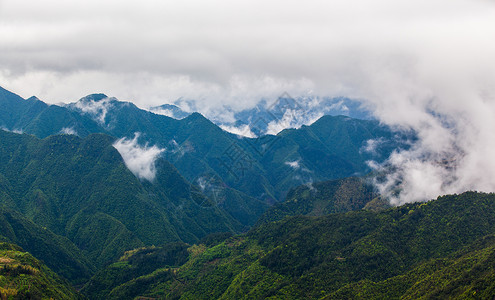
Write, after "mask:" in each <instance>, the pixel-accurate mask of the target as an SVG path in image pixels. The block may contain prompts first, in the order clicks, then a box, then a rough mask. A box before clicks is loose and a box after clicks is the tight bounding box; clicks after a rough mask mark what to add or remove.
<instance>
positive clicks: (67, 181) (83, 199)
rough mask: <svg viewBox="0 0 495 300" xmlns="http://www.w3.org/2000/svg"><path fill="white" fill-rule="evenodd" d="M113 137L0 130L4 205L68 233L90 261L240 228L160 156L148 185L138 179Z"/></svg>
mask: <svg viewBox="0 0 495 300" xmlns="http://www.w3.org/2000/svg"><path fill="white" fill-rule="evenodd" d="M113 142H114V138H112V137H109V136H106V135H102V134H95V135H90V136H88V137H86V138H84V139H81V138H79V137H77V136H74V135H58V136H51V137H48V138H46V139H43V140H40V139H38V138H36V137H33V136H29V135H20V134H15V133H10V132H5V131H2V130H0V201H1V203H2V205H3V206H6V207H9V208H11V209H14V210H17V211H19V212H20V213H22V214H23V215H25V216H26V217H27V218H28V219H30V220H31V221H33V222H34V223H36V224H38V225H40V226H44V227H47V228H48V229H50V230H51V231H53V232H54V233H56V234H58V235H61V236H65V237H67V238H69V239H70V240H71V241H72V242H73V243H74V244H75V245H76V246H77V247H78V248H79V249H81V251H82V252H83V253H84V254H85V256H86V257H87V258H89V259H91V261H92V263H93V264H94V265H96V266H101V265H102V264H105V263H107V262H109V261H111V260H113V259H116V258H117V257H119V256H120V255H121V254H122V253H123V252H124V251H125V250H129V249H132V248H136V247H140V246H143V245H151V244H156V245H159V244H163V243H166V242H173V241H185V242H190V243H192V242H196V241H198V240H199V239H200V238H201V237H203V236H205V235H206V234H208V233H211V232H223V231H236V230H239V229H240V228H241V227H242V226H241V224H240V223H238V222H237V221H235V220H234V219H233V218H232V217H231V216H229V215H228V214H227V213H226V212H225V211H223V210H222V209H220V208H219V207H218V206H217V205H215V203H213V202H212V201H211V200H210V199H208V198H206V197H205V196H203V194H202V193H201V192H200V191H199V190H198V189H196V188H195V187H192V186H191V185H190V184H189V183H188V182H187V181H186V180H185V179H184V178H182V177H181V176H180V175H179V174H178V173H177V171H176V169H175V168H174V167H173V166H172V165H170V164H169V163H168V162H167V161H165V160H163V159H162V160H159V161H158V162H157V164H159V166H158V168H157V174H156V179H155V180H154V181H153V182H148V181H146V180H145V181H141V180H139V179H137V178H136V177H135V176H134V175H133V174H132V173H131V172H130V171H129V170H128V169H127V167H126V166H125V164H124V162H123V160H122V157H121V156H120V154H119V152H118V151H117V150H116V149H115V148H114V147H113V146H112V143H113Z"/></svg>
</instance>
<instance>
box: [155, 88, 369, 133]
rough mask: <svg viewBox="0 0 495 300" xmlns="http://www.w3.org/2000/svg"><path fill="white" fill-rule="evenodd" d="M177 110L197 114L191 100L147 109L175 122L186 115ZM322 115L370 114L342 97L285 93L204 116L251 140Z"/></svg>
mask: <svg viewBox="0 0 495 300" xmlns="http://www.w3.org/2000/svg"><path fill="white" fill-rule="evenodd" d="M180 107H187V109H188V110H189V111H199V110H198V108H197V106H196V102H195V101H193V100H185V99H182V98H181V99H178V100H176V101H174V104H164V105H161V106H157V107H151V108H150V109H149V110H150V111H152V112H155V113H157V114H162V115H166V116H169V117H172V118H175V119H183V118H185V117H187V116H188V115H190V113H187V112H185V111H183V110H182V109H181V108H180ZM324 115H328V116H339V115H342V116H347V117H351V118H355V119H362V120H371V119H373V116H372V113H371V112H370V111H368V110H367V109H366V108H364V107H363V106H362V105H361V103H360V102H359V101H357V100H353V99H349V98H344V97H335V98H331V97H317V96H303V97H292V96H290V95H289V94H287V93H284V94H282V95H280V96H279V97H278V98H276V99H272V100H268V99H261V100H260V101H259V102H258V103H257V104H256V106H255V107H253V108H248V109H243V110H235V109H233V108H232V107H229V106H222V107H221V108H219V109H218V110H214V111H209V112H208V114H207V115H206V117H207V118H208V119H210V120H211V121H212V122H213V123H215V124H216V125H218V126H219V127H221V128H223V129H225V130H227V131H229V132H232V133H240V134H242V135H246V136H250V137H254V136H262V135H266V134H277V133H278V132H279V131H281V130H282V129H286V128H299V127H301V126H302V125H310V124H311V123H313V122H314V121H316V120H317V119H319V118H320V117H322V116H324ZM230 116H231V117H230Z"/></svg>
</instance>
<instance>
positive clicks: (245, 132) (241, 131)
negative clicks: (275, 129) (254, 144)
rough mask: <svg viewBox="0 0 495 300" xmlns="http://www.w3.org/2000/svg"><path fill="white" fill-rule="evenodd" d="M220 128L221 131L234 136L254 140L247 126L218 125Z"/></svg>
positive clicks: (254, 135) (253, 135)
mask: <svg viewBox="0 0 495 300" xmlns="http://www.w3.org/2000/svg"><path fill="white" fill-rule="evenodd" d="M220 128H222V129H223V130H225V131H227V132H230V133H233V134H236V135H238V136H244V137H249V138H255V137H256V134H254V133H253V132H252V131H251V128H249V125H247V124H244V125H241V126H237V127H236V126H228V125H220Z"/></svg>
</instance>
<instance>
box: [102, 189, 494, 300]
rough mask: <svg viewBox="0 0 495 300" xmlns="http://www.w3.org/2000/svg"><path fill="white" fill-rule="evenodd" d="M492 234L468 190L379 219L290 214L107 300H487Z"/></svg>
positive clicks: (484, 200) (485, 202) (488, 210)
mask: <svg viewBox="0 0 495 300" xmlns="http://www.w3.org/2000/svg"><path fill="white" fill-rule="evenodd" d="M494 234H495V194H482V193H474V192H467V193H464V194H461V195H450V196H444V197H439V198H438V199H437V200H434V201H430V202H427V203H414V204H408V205H404V206H400V207H395V208H391V209H388V210H385V211H381V212H372V211H364V210H363V211H356V212H349V213H343V214H339V213H337V214H330V215H328V216H324V217H308V216H299V217H289V218H285V219H284V220H282V221H278V222H272V223H267V224H264V225H262V226H259V227H256V228H254V229H252V230H251V231H250V232H249V233H248V234H246V235H241V236H234V237H230V238H227V239H226V240H225V241H223V242H219V243H218V244H214V245H210V246H206V245H196V246H193V247H191V248H189V253H190V256H189V258H188V261H187V262H186V263H184V264H182V265H181V266H179V267H176V266H172V265H168V266H165V267H162V266H159V265H157V269H155V270H153V271H152V272H149V273H148V274H146V275H142V276H139V277H137V278H134V279H132V280H130V281H128V282H126V283H124V284H120V285H115V286H113V287H112V288H109V287H108V286H107V287H106V290H107V291H111V292H110V293H107V294H106V295H105V297H106V299H124V298H129V299H130V298H135V297H152V298H158V297H160V298H172V299H175V298H181V297H188V298H207V299H219V298H221V299H248V298H253V299H263V298H270V297H271V298H283V299H288V298H292V299H303V298H304V299H355V298H358V299H402V298H404V299H418V298H421V297H426V298H429V297H432V298H464V297H465V298H477V297H478V296H479V297H480V298H481V299H485V298H490V297H492V296H493V292H494V291H495V285H494V281H493V278H495V270H494V269H493V262H494V257H495V256H494V253H495V252H494V251H495V238H494ZM113 268H115V266H113V267H111V268H107V269H105V270H103V271H101V273H100V275H99V276H100V277H99V278H105V277H104V274H105V273H107V272H111V271H112V269H113ZM107 274H110V273H107ZM95 280H98V279H96V278H95Z"/></svg>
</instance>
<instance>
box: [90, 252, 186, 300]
mask: <svg viewBox="0 0 495 300" xmlns="http://www.w3.org/2000/svg"><path fill="white" fill-rule="evenodd" d="M187 248H188V246H187V245H186V244H184V243H170V244H167V245H164V246H161V247H148V248H138V249H135V250H132V251H127V252H125V254H124V255H123V256H122V257H121V258H120V259H119V260H118V261H117V262H115V263H113V264H111V265H109V266H107V267H105V268H104V269H102V270H101V271H99V272H98V273H97V274H96V275H95V276H94V277H93V278H92V279H91V280H90V281H89V282H88V283H87V284H86V285H85V286H84V288H83V289H82V293H84V294H85V295H86V296H87V297H88V298H90V299H107V297H108V295H109V294H110V293H114V294H115V293H117V292H116V291H115V292H114V291H112V290H113V289H114V288H115V287H118V286H120V285H122V284H124V283H126V282H129V281H133V282H135V279H136V278H138V277H141V276H143V275H147V274H149V273H152V272H154V271H155V270H157V269H162V268H172V267H176V266H180V265H182V264H183V263H185V262H186V260H187V258H188V255H189V253H188V252H187Z"/></svg>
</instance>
